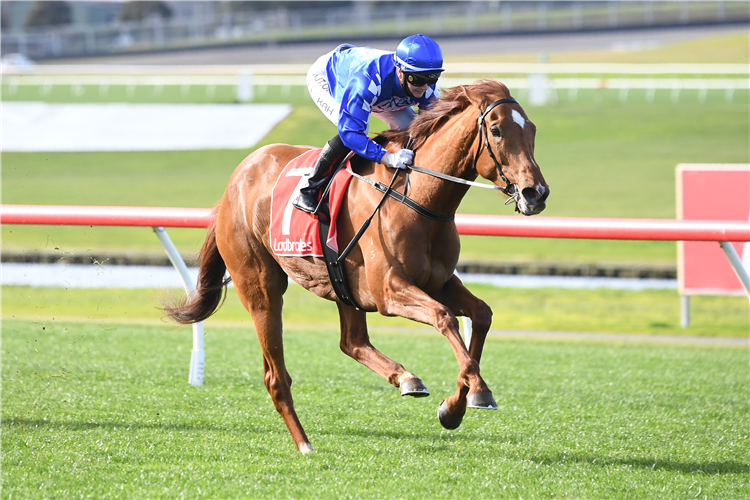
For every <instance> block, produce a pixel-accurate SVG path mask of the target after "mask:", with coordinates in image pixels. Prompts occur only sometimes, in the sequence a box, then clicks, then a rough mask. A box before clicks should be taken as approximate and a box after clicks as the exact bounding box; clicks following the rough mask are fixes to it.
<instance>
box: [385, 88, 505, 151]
mask: <svg viewBox="0 0 750 500" xmlns="http://www.w3.org/2000/svg"><path fill="white" fill-rule="evenodd" d="M467 90H471V91H474V92H478V93H481V94H484V95H487V96H490V95H497V94H503V95H505V96H507V97H510V91H509V90H508V87H506V86H505V84H503V83H500V82H498V81H497V80H479V81H477V82H474V83H472V84H471V85H458V86H457V87H453V88H451V89H449V90H448V91H447V92H445V93H443V94H442V95H441V96H440V99H438V101H437V102H436V103H435V104H433V105H432V106H430V107H429V108H427V109H424V110H421V111H420V112H419V114H418V115H417V116H416V118H414V121H413V122H412V123H411V125H410V126H409V128H406V129H403V130H386V131H384V132H381V133H380V134H378V136H377V137H375V138H374V139H373V140H374V141H375V142H376V143H378V144H380V145H381V146H384V145H386V144H388V143H390V142H392V143H395V144H398V145H400V147H402V148H403V147H405V146H406V143H407V142H408V141H409V136H411V137H413V138H414V143H413V145H412V149H413V150H416V149H417V148H419V147H420V146H421V145H422V144H423V143H424V141H426V140H427V138H428V137H429V136H430V134H432V133H434V132H435V131H436V130H438V129H439V128H440V127H442V126H443V125H444V124H445V122H447V121H448V119H449V118H450V117H451V116H454V115H456V114H458V113H460V112H461V111H463V110H464V109H466V107H467V106H469V104H471V101H470V99H469V96H468V94H467Z"/></svg>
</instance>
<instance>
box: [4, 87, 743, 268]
mask: <svg viewBox="0 0 750 500" xmlns="http://www.w3.org/2000/svg"><path fill="white" fill-rule="evenodd" d="M590 97H591V98H588V97H587V96H584V95H581V96H579V99H578V100H577V101H576V102H574V103H572V102H567V101H561V102H560V103H559V104H558V105H556V106H548V107H542V108H530V109H529V110H528V113H529V114H530V116H531V118H532V119H533V120H534V122H535V123H536V124H537V126H538V129H539V132H538V136H537V154H536V157H537V160H538V162H539V164H540V165H541V167H542V170H543V172H544V174H545V177H546V178H547V181H548V183H549V185H550V187H551V190H552V194H551V196H550V198H549V202H548V209H547V211H545V212H544V215H550V216H588V217H646V218H672V217H674V216H675V187H674V179H675V174H674V169H675V166H676V165H677V164H678V163H683V162H690V163H699V162H709V163H711V162H729V163H733V162H734V163H747V162H750V145H749V143H748V141H747V137H748V136H749V135H750V126H749V124H748V121H749V119H748V116H750V114H749V109H750V108H749V107H748V103H747V102H746V101H745V102H735V103H726V102H724V100H723V96H719V95H718V94H716V95H714V96H713V98H712V97H711V95H709V101H708V102H707V103H705V104H701V103H698V102H696V101H693V102H690V101H687V100H685V102H681V103H680V104H677V105H675V104H672V103H671V102H669V99H668V97H667V96H666V95H665V96H662V98H660V99H659V100H657V101H656V102H654V103H646V102H645V100H638V99H635V98H634V97H633V98H631V101H629V102H627V103H620V102H619V101H617V98H616V95H615V94H612V95H611V96H607V99H606V100H605V101H602V102H595V101H594V99H593V97H592V96H590ZM376 126H377V125H375V124H374V126H373V129H374V130H376V128H375V127H376ZM334 133H335V131H334V129H333V126H332V125H331V124H330V123H328V122H327V121H326V120H325V119H324V118H323V117H322V115H320V113H319V112H318V111H317V109H315V108H313V107H312V105H309V104H308V105H305V104H300V105H298V106H296V107H295V111H294V113H293V115H292V116H291V117H290V118H289V119H287V120H285V121H284V122H282V123H281V124H279V125H278V126H277V127H276V128H275V129H274V130H273V131H272V132H271V133H270V134H269V135H268V136H267V137H266V138H265V139H264V141H263V142H262V144H268V143H273V142H291V143H300V144H323V143H324V142H325V141H326V140H327V139H328V138H330V137H331V136H333V134H334ZM247 153H249V151H242V150H223V151H222V150H219V151H187V152H133V153H3V154H2V200H3V203H27V204H37V203H38V204H81V205H137V206H191V207H210V206H213V205H214V203H215V202H216V201H218V199H219V198H220V197H221V195H222V193H223V191H224V188H225V187H226V182H227V180H228V178H229V176H230V175H231V172H232V171H233V170H234V168H235V166H236V165H237V164H238V163H239V162H240V161H241V159H242V158H244V156H245V155H246V154H247ZM459 211H460V212H461V213H484V214H506V215H509V214H512V209H511V208H510V207H507V206H504V205H503V200H502V197H501V196H500V195H498V194H497V193H492V192H488V191H486V190H479V189H473V190H471V191H469V194H468V195H467V197H466V198H465V199H464V202H463V204H462V205H461V207H460V210H459ZM170 235H171V236H172V237H173V239H174V240H175V243H176V244H177V246H178V248H180V249H181V250H182V251H185V252H191V251H197V249H198V248H199V247H200V244H201V242H202V239H203V232H202V231H195V230H172V231H170ZM2 238H3V248H5V249H26V250H37V251H38V250H45V249H47V250H51V249H54V248H55V247H58V248H60V249H61V251H63V252H65V251H73V250H78V251H87V250H89V249H99V250H136V251H160V248H159V243H158V241H157V240H156V238H154V237H153V235H152V234H150V231H149V230H144V229H133V228H100V227H97V228H88V227H85V228H76V227H52V226H48V227H40V226H3V228H2ZM675 248H676V245H675V244H674V243H672V242H612V241H609V242H581V241H564V240H558V241H555V242H549V241H543V240H532V239H516V238H512V239H511V238H507V239H504V240H502V241H500V240H498V239H490V238H476V237H474V238H465V239H464V240H463V249H462V252H463V253H462V259H464V260H473V261H476V260H482V261H509V260H545V261H579V262H615V263H622V262H656V263H673V262H674V261H675V255H676V251H675Z"/></svg>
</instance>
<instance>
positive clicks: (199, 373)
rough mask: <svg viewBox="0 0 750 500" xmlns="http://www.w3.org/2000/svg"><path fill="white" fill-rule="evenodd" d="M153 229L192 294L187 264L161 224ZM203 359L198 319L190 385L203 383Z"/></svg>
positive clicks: (191, 281) (201, 334)
mask: <svg viewBox="0 0 750 500" xmlns="http://www.w3.org/2000/svg"><path fill="white" fill-rule="evenodd" d="M153 229H154V233H156V237H157V238H159V241H160V242H161V244H162V246H163V247H164V250H166V252H167V256H168V257H169V261H170V262H171V263H172V265H173V266H174V268H175V269H177V272H179V273H180V278H182V286H183V287H184V288H185V293H187V295H188V297H189V296H191V295H193V294H194V293H195V285H193V280H192V278H190V273H188V268H187V265H185V261H184V260H182V256H181V255H180V253H179V252H178V251H177V248H176V247H175V246H174V243H172V240H171V239H170V238H169V235H168V234H167V231H166V229H164V227H163V226H156V227H154V228H153ZM205 360H206V351H205V350H204V348H203V322H202V321H199V322H198V323H193V351H192V353H191V355H190V373H189V375H188V382H190V385H193V386H196V387H200V386H202V385H203V365H204V363H205Z"/></svg>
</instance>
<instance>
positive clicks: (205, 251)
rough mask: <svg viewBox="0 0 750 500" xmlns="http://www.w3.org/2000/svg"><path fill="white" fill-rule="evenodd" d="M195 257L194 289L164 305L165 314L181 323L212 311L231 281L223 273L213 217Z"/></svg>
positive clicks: (223, 264)
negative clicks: (197, 270)
mask: <svg viewBox="0 0 750 500" xmlns="http://www.w3.org/2000/svg"><path fill="white" fill-rule="evenodd" d="M198 259H199V260H200V272H199V274H198V284H197V286H196V291H195V293H194V294H192V295H190V296H184V297H182V298H181V299H179V300H172V302H173V304H172V305H167V304H164V305H163V309H164V311H165V312H166V313H167V316H169V317H170V318H171V319H172V320H173V321H175V322H177V323H180V324H182V325H186V324H188V323H198V322H199V321H203V320H204V319H206V318H208V317H209V316H211V315H212V314H213V313H215V312H216V310H217V309H218V308H219V307H221V305H222V303H223V302H224V299H225V298H226V288H227V285H228V284H229V282H230V281H232V278H230V277H227V278H225V277H224V276H225V274H226V270H227V266H226V264H225V263H224V259H223V258H222V257H221V254H220V253H219V249H218V247H217V246H216V219H215V218H214V220H213V221H212V222H211V224H210V225H209V226H208V235H207V236H206V241H204V242H203V247H202V248H201V251H200V253H198ZM175 302H176V304H175Z"/></svg>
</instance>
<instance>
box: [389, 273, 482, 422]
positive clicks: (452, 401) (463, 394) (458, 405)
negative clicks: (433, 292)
mask: <svg viewBox="0 0 750 500" xmlns="http://www.w3.org/2000/svg"><path fill="white" fill-rule="evenodd" d="M384 284H385V286H384V287H383V292H382V295H381V296H380V297H378V298H377V299H376V300H377V301H378V310H379V311H380V312H381V313H382V314H384V315H386V316H401V317H403V318H408V319H412V320H414V321H419V322H420V323H425V324H428V325H432V326H433V327H434V328H435V329H436V330H437V331H439V332H440V333H442V334H443V335H444V336H445V338H447V339H448V342H449V343H450V345H451V348H452V349H453V353H454V355H455V356H456V360H457V361H458V367H459V374H458V385H459V387H458V391H457V392H456V394H455V395H454V396H453V397H451V398H448V399H447V400H446V401H445V402H443V403H441V405H440V409H439V410H438V416H439V417H440V423H441V424H442V425H443V427H446V428H448V429H455V428H456V427H458V426H459V425H460V424H461V419H462V418H463V416H464V413H465V412H466V405H467V396H468V395H469V394H478V395H484V396H485V397H484V399H485V400H491V399H492V393H491V391H490V390H489V388H488V387H487V384H486V383H485V382H484V380H483V379H482V377H481V375H480V374H479V362H478V361H477V360H476V359H475V358H474V357H473V356H471V355H470V354H469V351H468V350H467V349H466V345H465V344H464V342H463V340H462V339H461V335H460V334H459V332H458V319H456V316H455V315H454V314H453V312H452V310H451V308H449V307H447V306H445V305H444V304H442V303H441V302H439V301H437V300H435V299H434V298H432V297H430V296H429V295H428V294H426V293H425V292H424V291H422V290H421V289H419V288H418V287H416V286H415V285H414V284H412V283H411V282H410V281H409V280H408V279H406V278H405V277H404V276H401V275H400V274H398V273H397V272H395V271H394V270H390V271H389V273H388V276H387V277H386V280H385V283H384ZM457 284H460V282H457ZM452 286H455V285H452ZM467 291H468V290H467ZM467 304H468V302H467ZM467 307H468V306H467ZM477 319H478V320H479V316H477ZM478 322H479V323H480V325H481V323H482V321H481V320H479V321H478ZM485 323H487V329H489V324H488V323H489V320H488V319H487V320H486V321H485ZM486 333H487V332H486V330H485V331H484V334H485V335H486ZM481 336H482V335H480V337H481ZM481 342H483V340H482V341H481ZM472 345H474V343H473V342H472ZM476 345H477V346H479V345H480V341H479V340H478V341H477V344H476ZM473 350H476V349H473ZM479 351H481V349H479ZM477 355H479V354H478V353H477ZM475 397H482V396H475ZM493 402H494V401H493Z"/></svg>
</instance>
